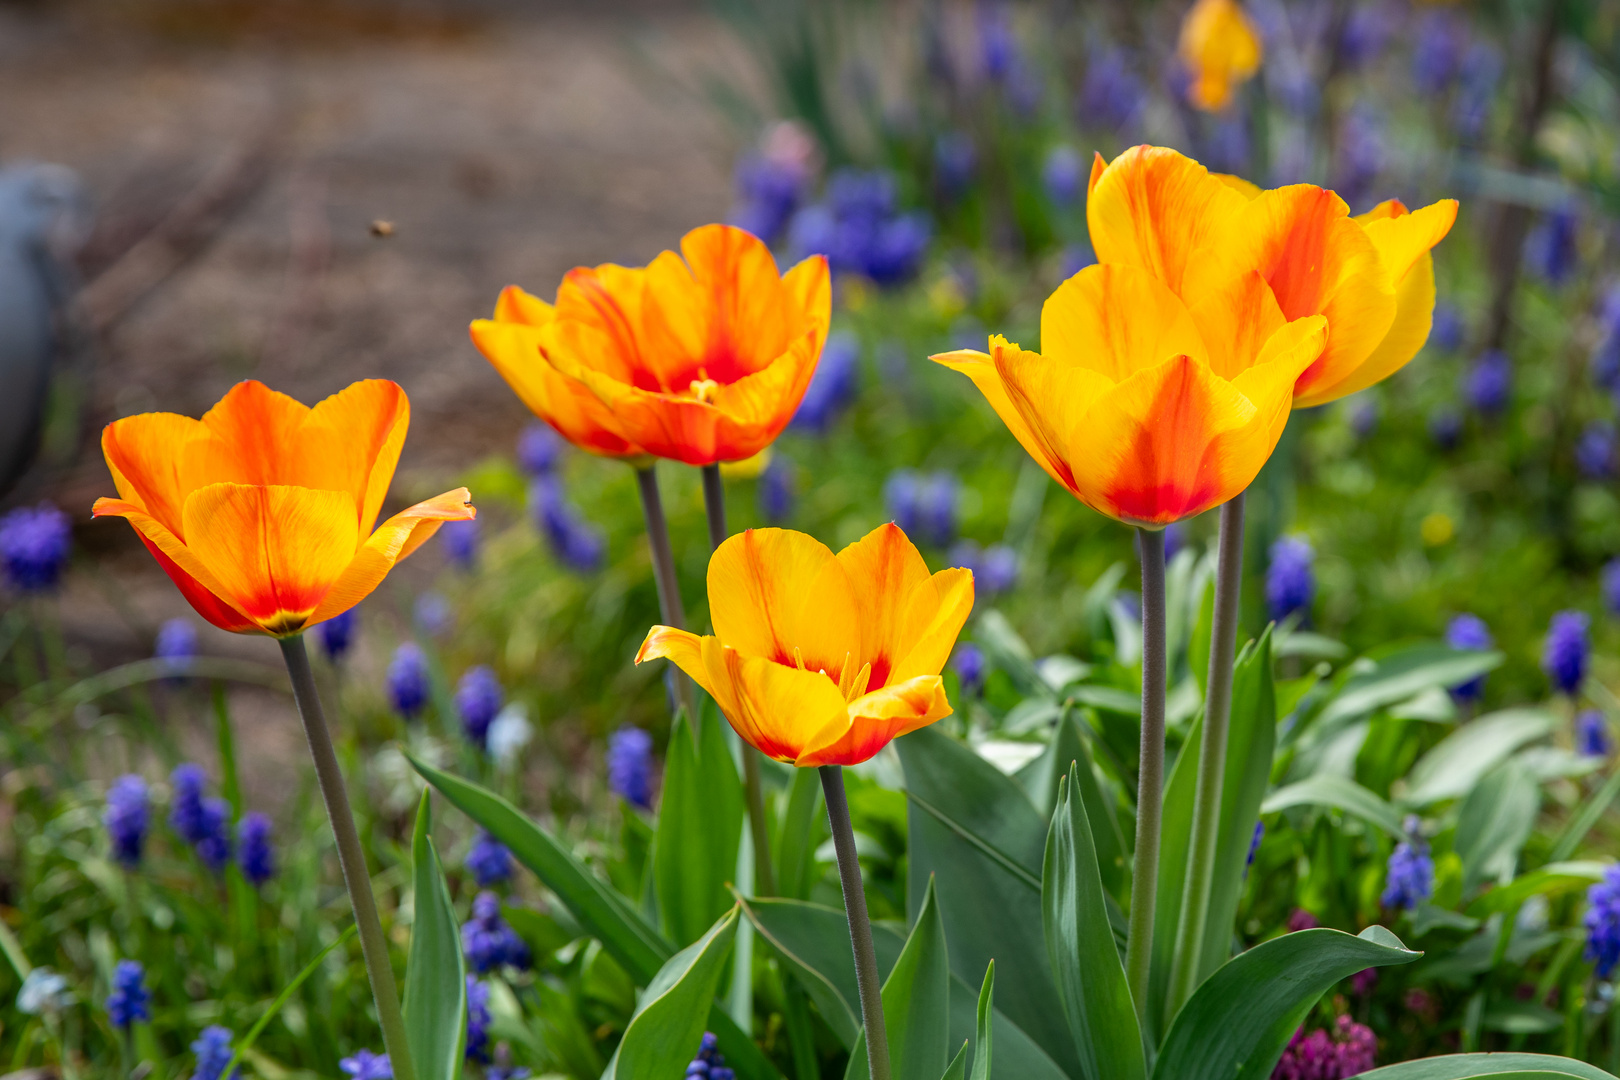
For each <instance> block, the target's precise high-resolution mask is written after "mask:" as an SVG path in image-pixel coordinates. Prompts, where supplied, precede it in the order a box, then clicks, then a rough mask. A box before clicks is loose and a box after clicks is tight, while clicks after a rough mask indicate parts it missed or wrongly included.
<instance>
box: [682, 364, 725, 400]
mask: <svg viewBox="0 0 1620 1080" xmlns="http://www.w3.org/2000/svg"><path fill="white" fill-rule="evenodd" d="M688 389H690V391H691V393H692V396H693V397H695V398H697V399H698V400H699V401H701V402H702V403H703V404H705V405H707V404H709V398H710V397H712V396H713V395H714V392H715V391H716V390H718V389H720V384H719V383H717V382H715V381H714V380H713V379H711V378H709V369H708V368H701V367H700V368H698V377H697V378H695V379H693V380H692V384H691V386H690V387H689V388H688Z"/></svg>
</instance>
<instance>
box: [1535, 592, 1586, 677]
mask: <svg viewBox="0 0 1620 1080" xmlns="http://www.w3.org/2000/svg"><path fill="white" fill-rule="evenodd" d="M1590 623H1591V620H1590V619H1588V618H1587V617H1586V613H1585V612H1581V611H1560V612H1559V613H1558V614H1556V615H1554V616H1553V617H1552V623H1551V624H1550V625H1549V626H1548V627H1547V642H1546V645H1545V646H1544V647H1543V649H1542V653H1541V670H1542V671H1544V672H1546V673H1547V678H1548V679H1550V680H1552V684H1553V689H1555V690H1557V691H1559V692H1560V693H1564V694H1574V693H1575V692H1576V691H1577V690H1579V689H1580V688H1581V683H1582V682H1584V681H1586V667H1587V663H1588V661H1590V659H1591V655H1592V642H1591V639H1590V637H1589V636H1588V634H1587V627H1588V626H1589V625H1590Z"/></svg>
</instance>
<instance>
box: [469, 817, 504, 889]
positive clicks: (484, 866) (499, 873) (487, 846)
mask: <svg viewBox="0 0 1620 1080" xmlns="http://www.w3.org/2000/svg"><path fill="white" fill-rule="evenodd" d="M465 865H466V867H467V869H468V870H470V871H472V876H473V880H474V881H476V882H478V887H479V888H481V889H487V888H489V887H490V886H491V885H499V884H501V883H502V882H504V881H508V880H510V879H511V877H512V852H511V851H509V850H508V849H507V847H506V845H505V844H503V843H501V842H500V841H499V840H497V839H495V838H494V837H493V836H491V835H490V834H489V833H487V832H485V831H484V830H482V829H480V830H479V831H478V839H477V840H474V841H473V845H472V847H470V848H468V849H467V860H466V864H465Z"/></svg>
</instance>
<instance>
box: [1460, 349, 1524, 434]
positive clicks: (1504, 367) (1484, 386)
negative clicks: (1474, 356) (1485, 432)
mask: <svg viewBox="0 0 1620 1080" xmlns="http://www.w3.org/2000/svg"><path fill="white" fill-rule="evenodd" d="M1462 392H1463V397H1464V398H1466V399H1467V401H1468V403H1469V404H1470V405H1472V406H1473V407H1474V409H1475V411H1477V412H1479V413H1480V414H1481V415H1483V416H1487V417H1492V416H1496V415H1498V414H1499V413H1501V412H1502V410H1503V409H1505V408H1507V405H1508V401H1509V400H1510V399H1511V398H1512V396H1513V362H1512V361H1511V360H1509V359H1508V356H1507V353H1505V352H1503V351H1502V350H1501V349H1487V350H1486V351H1485V352H1483V353H1481V354H1480V357H1479V359H1478V360H1475V361H1474V363H1473V365H1472V366H1470V367H1469V368H1468V370H1467V371H1465V372H1464V373H1463V385H1462Z"/></svg>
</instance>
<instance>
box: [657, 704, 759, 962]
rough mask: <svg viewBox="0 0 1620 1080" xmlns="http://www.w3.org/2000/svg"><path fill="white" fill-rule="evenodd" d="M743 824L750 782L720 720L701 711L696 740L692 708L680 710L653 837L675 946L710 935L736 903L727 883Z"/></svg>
mask: <svg viewBox="0 0 1620 1080" xmlns="http://www.w3.org/2000/svg"><path fill="white" fill-rule="evenodd" d="M742 826H743V791H742V782H741V781H740V780H738V779H737V768H736V766H735V765H734V764H733V763H732V757H731V749H730V748H729V747H728V746H727V745H726V739H725V736H724V735H723V734H722V733H721V731H720V721H719V719H718V718H717V717H716V716H715V714H714V713H713V711H712V710H710V709H703V710H700V711H699V713H698V723H697V733H696V737H695V738H694V736H693V734H692V731H691V728H690V727H689V725H688V721H687V718H686V714H685V713H684V712H683V713H680V714H678V715H677V716H676V717H675V723H674V725H673V726H672V727H671V728H670V735H669V756H668V759H667V760H666V761H665V763H664V792H663V797H662V799H661V800H660V802H659V806H658V831H657V834H656V836H655V839H654V840H653V887H654V892H655V894H656V895H657V897H658V913H659V916H660V917H661V919H662V921H663V924H664V925H663V930H664V935H665V936H666V937H668V938H669V939H670V940H671V941H673V942H674V943H675V944H677V945H689V944H691V943H692V942H694V941H696V940H697V939H698V938H700V937H702V936H703V935H704V933H706V932H707V931H708V929H709V927H710V926H711V925H712V924H713V923H714V921H715V919H717V918H719V917H720V916H721V915H722V914H723V913H724V912H725V911H726V909H727V908H729V907H730V906H731V894H730V892H729V891H728V889H727V884H728V883H729V882H730V881H731V880H732V879H733V878H735V877H736V876H737V851H738V848H739V847H740V845H741V843H742Z"/></svg>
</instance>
